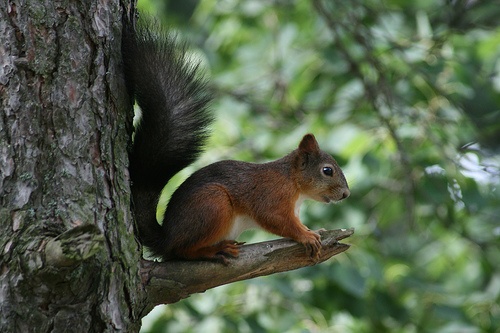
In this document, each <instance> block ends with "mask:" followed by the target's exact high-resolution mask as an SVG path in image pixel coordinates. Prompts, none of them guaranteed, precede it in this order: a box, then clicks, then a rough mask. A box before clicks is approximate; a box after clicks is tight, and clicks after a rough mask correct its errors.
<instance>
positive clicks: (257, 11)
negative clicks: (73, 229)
mask: <svg viewBox="0 0 500 333" xmlns="http://www.w3.org/2000/svg"><path fill="white" fill-rule="evenodd" d="M138 5H139V9H140V12H141V13H142V15H150V14H152V15H154V16H156V17H157V18H158V19H159V20H160V21H161V22H162V23H163V24H164V25H166V26H170V27H171V28H172V29H174V30H176V31H178V32H179V33H180V34H181V35H182V37H183V38H184V39H187V40H188V41H189V43H190V44H191V45H192V46H193V57H194V58H197V59H201V62H202V64H203V67H205V68H206V71H207V74H208V76H209V77H210V79H211V82H212V88H213V89H214V90H215V91H216V95H217V99H216V102H215V103H214V109H215V110H216V112H217V117H218V121H217V123H216V124H215V126H214V128H213V135H212V139H211V142H210V147H209V149H208V151H207V152H206V153H205V154H204V155H203V157H202V158H201V159H200V161H198V163H197V164H196V165H195V166H193V167H192V168H190V170H186V171H185V172H183V173H182V175H180V177H178V178H176V180H175V181H173V182H172V183H171V184H170V185H169V187H168V188H167V190H166V192H167V193H168V192H171V191H172V190H173V188H175V186H177V185H178V184H179V182H180V181H181V180H182V178H183V177H186V175H187V174H188V173H189V172H192V171H193V170H195V169H196V168H198V167H199V166H201V165H206V164H208V163H211V162H213V161H216V160H221V159H240V160H248V161H256V162H262V161H267V160H270V159H276V158H278V157H281V156H283V155H284V154H286V153H288V152H289V151H290V150H292V149H294V148H295V147H296V145H297V144H298V142H299V141H300V138H301V137H302V135H304V134H305V133H307V132H313V133H314V134H315V135H316V137H317V139H318V141H319V142H320V145H321V147H322V148H323V149H324V150H326V151H328V152H330V153H332V154H333V155H334V156H335V158H336V159H337V161H338V162H339V164H340V165H341V166H342V167H343V169H344V171H345V174H346V177H347V179H348V182H349V184H350V187H351V192H352V195H351V197H350V198H349V199H347V200H346V201H344V202H342V203H341V204H338V205H323V204H321V203H314V202H306V203H305V204H304V205H303V207H302V211H301V217H302V220H303V222H304V223H305V224H307V225H308V226H309V227H311V228H315V229H316V228H321V227H324V228H327V229H335V228H347V227H354V228H356V233H355V234H354V235H353V236H352V237H350V238H349V239H347V240H346V241H347V242H348V243H350V244H352V247H351V248H350V249H349V250H348V251H347V252H346V253H344V254H341V255H339V256H336V257H334V258H333V259H332V260H330V261H328V262H326V263H323V264H321V265H318V266H316V267H310V268H304V269H300V270H297V271H292V272H288V273H282V274H277V275H274V276H270V277H263V278H257V279H254V280H250V281H245V282H241V283H234V284H231V285H227V286H223V287H219V288H216V289H213V290H209V291H207V292H205V293H204V294H199V295H193V296H191V297H190V298H189V299H187V300H184V301H181V302H179V303H176V304H173V305H169V306H161V307H157V308H156V309H155V310H153V312H151V314H150V315H149V316H148V317H146V318H144V321H143V332H280V333H281V332H441V333H445V332H450V333H452V332H453V333H454V332H467V333H469V332H470V333H475V332H500V305H499V303H500V186H499V184H500V167H499V166H500V28H499V23H500V3H499V2H498V1H478V0H476V1H474V0H455V1H451V0H449V1H444V0H442V1H436V0H422V1H415V2H412V1H403V0H389V1H379V0H367V1H355V0H354V1H353V0H338V1H327V0H323V1H320V0H317V1H316V0H295V1H293V0H290V1H286V0H274V1H264V0H262V1H257V0H246V1H243V0H241V1H237V0H223V1H215V0H204V1H170V2H168V1H163V0H155V1H153V0H150V1H146V0H139V4H138ZM164 200H166V199H164ZM243 238H244V240H247V241H251V242H253V241H260V240H266V239H272V238H275V236H272V235H268V234H265V233H263V232H248V233H246V234H244V235H243ZM221 269H223V268H221Z"/></svg>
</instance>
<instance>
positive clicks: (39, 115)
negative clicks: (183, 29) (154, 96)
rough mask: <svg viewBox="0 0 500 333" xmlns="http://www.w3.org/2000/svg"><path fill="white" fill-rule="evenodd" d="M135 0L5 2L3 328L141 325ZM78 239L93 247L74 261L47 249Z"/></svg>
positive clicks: (0, 52) (0, 140) (0, 78)
mask: <svg viewBox="0 0 500 333" xmlns="http://www.w3.org/2000/svg"><path fill="white" fill-rule="evenodd" d="M124 2H125V1H124ZM124 5H125V4H124V3H118V2H113V1H108V2H99V1H39V0H33V1H21V0H18V1H15V0H14V1H4V2H2V4H1V5H0V6H1V8H0V9H1V11H0V15H1V17H0V99H1V101H0V103H1V109H2V111H1V119H0V223H1V233H0V251H1V252H0V253H1V254H0V256H1V257H0V274H1V275H0V276H1V280H0V313H1V317H0V331H1V332H33V331H37V332H49V331H50V332H60V331H73V332H94V331H95V332H104V331H106V332H112V331H120V330H127V331H132V330H134V329H136V330H138V328H139V326H140V317H139V315H138V313H137V311H136V308H135V307H136V306H137V305H136V304H140V303H141V300H140V297H141V296H142V292H141V287H140V283H141V281H140V278H139V277H140V275H139V264H138V263H139V260H140V249H139V246H138V244H137V242H136V241H135V239H134V234H133V219H132V216H131V213H130V202H129V201H130V199H129V198H130V197H129V181H128V174H127V164H128V158H127V151H126V146H127V142H128V138H129V135H128V133H127V130H126V126H125V125H126V124H127V123H129V119H128V118H129V115H127V112H128V110H130V106H129V105H128V100H127V97H126V96H125V94H126V93H125V88H124V84H123V79H122V77H121V72H122V71H121V68H120V66H121V55H120V38H119V36H121V26H122V23H121V21H122V12H123V8H124V7H123V6H124ZM68 232H69V234H65V233H68ZM56 236H58V237H59V242H57V241H56V240H54V237H56ZM65 236H69V237H66V238H65ZM75 237H76V239H75ZM70 239H73V240H72V242H73V245H75V244H79V245H82V247H81V248H78V247H77V248H74V249H73V250H74V251H73V253H69V256H68V258H69V259H68V260H64V261H62V262H61V261H57V260H56V261H54V260H52V259H54V258H57V256H54V252H52V254H51V255H49V256H48V257H47V256H45V250H46V249H47V251H48V252H47V253H51V252H50V251H51V250H50V249H52V250H57V248H58V247H59V249H60V250H62V249H68V248H71V246H67V245H68V244H66V245H64V240H70ZM48 244H51V246H49V247H47V245H48Z"/></svg>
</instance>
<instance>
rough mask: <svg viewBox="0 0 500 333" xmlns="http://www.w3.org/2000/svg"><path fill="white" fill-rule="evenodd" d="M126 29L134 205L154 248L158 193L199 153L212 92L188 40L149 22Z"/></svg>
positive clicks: (160, 235)
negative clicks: (135, 112) (134, 111)
mask: <svg viewBox="0 0 500 333" xmlns="http://www.w3.org/2000/svg"><path fill="white" fill-rule="evenodd" d="M124 29H125V30H124V34H123V42H122V55H123V61H124V71H125V80H126V83H127V88H128V91H129V94H130V96H131V97H132V96H133V97H134V98H135V100H136V102H137V104H138V105H139V107H140V109H141V120H140V122H139V124H138V125H137V126H136V128H135V135H134V139H133V147H132V150H131V153H130V176H131V180H132V195H133V200H134V210H135V216H136V220H137V223H138V231H139V236H140V238H141V241H142V243H143V244H144V245H146V246H148V247H150V248H151V249H152V250H153V252H155V253H158V252H159V251H161V249H158V250H156V249H157V248H158V247H160V246H162V245H161V244H162V243H163V242H162V238H163V233H162V230H161V227H160V225H159V224H158V222H157V220H156V208H157V203H158V198H159V196H160V193H161V191H162V189H163V187H164V186H165V184H166V183H167V182H168V181H169V179H170V178H172V177H173V176H174V175H175V174H176V173H177V172H179V171H180V170H182V169H183V168H185V167H186V166H188V165H189V164H191V163H192V162H194V160H195V159H196V158H197V157H198V155H199V154H200V153H201V151H202V147H203V144H204V143H205V141H206V138H207V134H208V133H207V126H208V125H210V123H211V121H212V116H211V113H210V112H209V110H208V104H209V103H210V101H211V99H212V97H211V94H210V92H209V90H208V89H207V86H206V81H205V80H204V79H203V77H202V76H201V75H200V73H199V69H198V65H197V64H193V62H192V61H190V60H189V57H188V56H187V55H186V45H185V44H183V43H179V42H178V40H177V39H176V37H175V36H174V35H173V34H171V33H169V32H166V31H164V30H161V29H158V25H157V24H155V23H151V22H147V23H143V22H139V24H138V25H137V27H136V28H135V29H133V28H131V27H125V28H124Z"/></svg>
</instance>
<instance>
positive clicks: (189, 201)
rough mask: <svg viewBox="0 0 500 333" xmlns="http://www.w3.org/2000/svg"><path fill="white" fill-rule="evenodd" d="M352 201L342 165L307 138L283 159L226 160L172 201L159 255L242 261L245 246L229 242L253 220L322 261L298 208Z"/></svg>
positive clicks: (201, 174) (183, 187) (209, 168)
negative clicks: (259, 161) (304, 202)
mask: <svg viewBox="0 0 500 333" xmlns="http://www.w3.org/2000/svg"><path fill="white" fill-rule="evenodd" d="M325 167H327V168H330V169H333V170H332V175H327V174H325V172H324V169H323V168H325ZM347 196H349V189H348V186H347V182H346V181H345V178H344V175H343V173H342V171H341V170H340V168H339V166H338V165H337V163H336V162H335V160H334V159H333V158H332V157H331V156H330V155H328V154H326V153H325V152H323V151H321V150H320V149H319V146H318V144H317V142H316V139H315V138H314V136H313V135H312V134H308V135H306V136H305V137H304V138H303V139H302V141H301V143H300V145H299V148H298V149H296V150H294V151H293V152H292V153H290V154H289V155H287V156H285V157H283V158H281V159H279V160H276V161H273V162H269V163H264V164H251V163H244V162H236V161H222V162H218V163H214V164H212V165H209V166H207V167H205V168H203V169H200V170H199V171H197V172H195V173H194V174H193V175H192V176H191V177H190V178H189V179H187V180H186V181H185V183H183V184H182V185H181V186H180V187H179V189H178V190H177V191H176V192H175V193H174V195H173V196H172V198H171V200H170V202H169V205H168V208H167V211H166V213H165V218H164V222H163V227H162V229H163V230H164V233H165V238H164V240H163V241H162V242H161V243H160V244H158V246H157V248H156V251H157V252H159V253H163V257H164V258H167V259H170V258H182V259H210V260H218V261H221V262H223V263H227V259H226V257H237V256H238V254H239V246H240V245H241V243H238V242H236V241H235V240H234V239H229V238H228V237H229V236H231V234H232V233H234V234H235V236H234V238H236V237H237V234H238V233H239V232H240V231H244V230H245V229H246V228H247V226H248V225H249V226H252V222H249V221H251V220H253V221H254V223H255V224H256V225H257V226H259V227H261V228H262V229H264V230H267V231H269V232H271V233H273V234H276V235H279V236H282V237H286V238H290V239H293V240H295V241H297V242H299V243H301V244H303V245H304V246H305V250H306V253H307V254H308V255H309V256H311V258H313V259H316V260H317V259H318V257H319V254H320V249H321V240H320V236H319V235H318V233H316V232H314V231H311V230H309V229H308V228H307V227H306V226H304V225H303V224H302V223H301V222H300V220H299V218H298V216H297V215H296V213H297V212H298V211H296V205H297V203H298V204H300V202H301V200H302V199H303V198H311V199H315V200H318V201H324V202H332V201H340V200H342V199H344V198H346V197H347ZM298 201H299V202H298ZM238 223H239V224H241V228H238V227H239V225H236V224H238ZM234 228H236V230H233V229H234ZM240 229H241V230H240Z"/></svg>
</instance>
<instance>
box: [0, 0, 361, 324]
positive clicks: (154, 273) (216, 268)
mask: <svg viewBox="0 0 500 333" xmlns="http://www.w3.org/2000/svg"><path fill="white" fill-rule="evenodd" d="M132 2H133V1H132ZM133 8H134V7H133V6H132V5H131V4H130V3H129V1H128V0H122V1H121V2H119V3H118V2H113V1H107V2H96V1H39V0H32V1H22V0H11V1H6V2H3V3H2V4H1V5H0V15H1V16H0V104H1V118H0V314H1V316H0V332H115V331H126V332H137V331H139V328H140V323H141V321H140V320H141V318H142V317H143V316H144V315H145V314H147V312H149V310H150V309H151V308H152V307H153V306H154V305H155V304H159V303H171V302H175V301H177V300H179V299H181V298H184V297H187V296H188V295H189V294H191V293H196V292H203V291H205V290H206V289H208V288H212V287H214V286H216V285H221V284H225V283H230V282H233V281H237V280H241V279H248V278H252V277H256V276H260V275H267V274H272V273H275V272H280V271H284V270H290V269H295V268H298V267H302V266H308V265H311V264H313V263H312V262H311V261H310V260H309V259H308V258H306V257H305V256H304V255H303V253H304V251H303V248H302V247H301V246H300V245H297V244H295V243H293V242H291V241H287V240H278V241H274V242H270V243H263V244H258V245H251V246H245V247H244V248H243V251H242V253H241V257H240V258H239V259H237V260H232V261H231V263H230V265H228V266H225V267H224V266H221V265H220V264H214V263H207V262H169V263H152V262H146V261H141V248H140V246H139V244H138V242H137V241H136V238H135V235H134V224H133V218H132V214H131V211H130V188H129V177H128V172H127V166H128V157H127V146H128V143H129V138H130V126H127V124H131V115H132V114H131V105H130V103H129V99H128V96H127V94H126V89H125V85H124V82H123V77H122V70H121V63H122V62H121V49H120V42H121V39H120V36H121V29H122V17H123V15H124V13H125V12H127V13H125V15H126V16H128V17H131V16H133V15H130V12H128V11H133ZM350 234H352V230H347V231H346V230H344V231H332V232H329V233H326V234H324V239H323V241H324V243H323V255H322V257H321V260H320V261H323V260H326V259H327V258H329V257H331V256H333V255H335V254H337V253H340V252H342V251H345V250H346V249H347V248H348V246H347V245H343V244H339V243H337V240H339V239H342V238H344V237H347V236H349V235H350ZM141 263H142V267H141ZM186 272H188V273H186ZM214 276H217V279H213V277H214Z"/></svg>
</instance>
